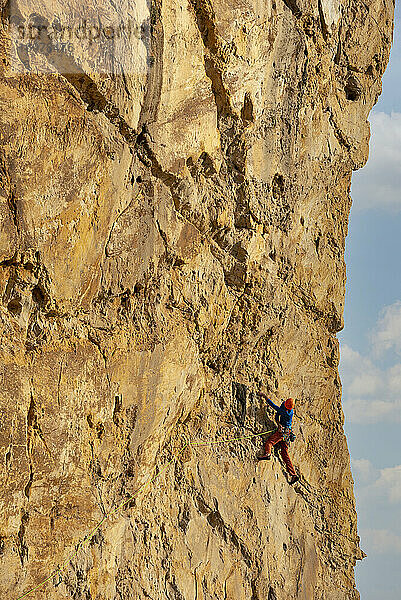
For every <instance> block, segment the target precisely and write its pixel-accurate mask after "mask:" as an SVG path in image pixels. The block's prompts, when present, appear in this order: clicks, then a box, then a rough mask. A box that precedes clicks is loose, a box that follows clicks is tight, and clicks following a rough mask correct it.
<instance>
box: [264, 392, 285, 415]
mask: <svg viewBox="0 0 401 600" xmlns="http://www.w3.org/2000/svg"><path fill="white" fill-rule="evenodd" d="M259 396H261V398H264V399H265V400H266V402H267V404H268V406H271V408H274V410H275V411H278V410H279V408H280V407H279V406H277V404H274V402H272V401H271V400H270V398H268V397H267V396H266V394H262V392H259Z"/></svg>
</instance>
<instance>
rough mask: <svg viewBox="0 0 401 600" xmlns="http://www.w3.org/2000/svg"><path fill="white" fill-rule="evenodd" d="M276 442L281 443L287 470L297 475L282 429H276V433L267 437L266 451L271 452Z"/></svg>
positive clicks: (282, 456)
mask: <svg viewBox="0 0 401 600" xmlns="http://www.w3.org/2000/svg"><path fill="white" fill-rule="evenodd" d="M276 444H280V453H281V458H282V459H283V461H284V462H285V466H286V467H287V471H288V472H289V474H290V475H296V473H295V469H294V466H293V464H292V462H291V459H290V455H289V454H288V446H287V444H286V442H284V440H283V434H282V432H281V431H276V433H273V435H271V436H270V437H269V438H267V440H266V441H265V453H266V454H270V452H271V451H272V448H273V446H275V445H276Z"/></svg>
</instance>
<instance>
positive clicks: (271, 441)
mask: <svg viewBox="0 0 401 600" xmlns="http://www.w3.org/2000/svg"><path fill="white" fill-rule="evenodd" d="M282 439H283V434H282V433H281V431H276V432H275V433H273V435H271V436H270V437H268V438H267V440H266V441H265V456H269V455H270V454H271V451H272V448H273V446H274V445H275V444H277V443H278V442H279V441H280V440H282Z"/></svg>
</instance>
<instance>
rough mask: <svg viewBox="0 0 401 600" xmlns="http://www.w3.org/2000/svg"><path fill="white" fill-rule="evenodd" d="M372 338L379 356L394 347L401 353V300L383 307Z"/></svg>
mask: <svg viewBox="0 0 401 600" xmlns="http://www.w3.org/2000/svg"><path fill="white" fill-rule="evenodd" d="M371 339H372V344H373V351H374V353H375V354H376V355H377V356H380V355H382V354H383V353H384V352H386V351H387V350H392V349H394V350H395V351H396V352H398V353H399V354H401V302H399V301H398V302H395V303H394V304H391V305H390V306H385V307H384V308H383V310H382V311H381V313H380V317H379V320H378V322H377V325H376V327H375V330H374V331H373V334H372V336H371Z"/></svg>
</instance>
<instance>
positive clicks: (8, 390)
mask: <svg viewBox="0 0 401 600" xmlns="http://www.w3.org/2000/svg"><path fill="white" fill-rule="evenodd" d="M1 5H2V19H1V50H0V52H1V65H2V66H1V69H2V77H1V81H0V85H1V92H0V94H1V113H0V161H1V162H0V177H1V184H2V185H1V194H0V202H1V237H0V297H1V302H0V322H1V329H0V332H1V341H0V352H1V359H2V360H1V378H0V381H1V394H0V397H1V422H0V445H1V457H2V460H1V481H2V485H1V488H0V494H1V510H0V536H1V538H0V555H1V556H0V564H1V577H0V592H1V597H2V598H9V599H10V600H12V599H14V600H16V599H17V598H18V597H21V596H22V595H23V594H24V593H26V592H28V591H29V590H31V589H33V588H36V586H38V585H41V584H42V583H43V582H44V580H45V579H46V578H49V576H50V578H49V580H48V581H47V582H45V583H43V585H41V587H38V588H37V589H34V591H32V592H30V594H29V595H27V596H24V597H27V598H35V599H38V598H39V599H45V598H46V599H52V600H53V599H54V600H59V599H60V600H61V599H66V598H73V599H75V600H78V599H85V600H90V599H91V600H117V599H118V600H129V599H135V600H142V599H146V598H150V599H152V600H161V599H164V600H195V599H196V600H212V599H216V600H223V599H225V600H242V599H243V600H245V599H246V600H289V599H299V600H301V599H303V600H318V599H319V600H323V599H329V600H345V599H349V600H351V599H354V600H355V599H357V598H359V595H358V592H357V591H356V589H355V584H354V572H353V568H354V565H355V561H356V560H358V559H359V558H361V556H362V553H361V551H360V549H359V546H358V541H359V540H358V536H357V528H356V514H355V506H354V497H353V490H352V478H351V473H350V466H349V455H348V450H347V443H346V439H345V436H344V433H343V413H342V409H341V383H340V380H339V376H338V360H339V351H338V342H337V338H336V333H337V332H338V331H339V330H340V329H341V328H342V326H343V302H344V286H345V265H344V240H345V237H346V233H347V220H348V213H349V209H350V203H351V200H350V196H349V187H350V178H351V173H352V170H354V169H357V168H359V167H361V166H362V165H363V164H364V162H365V161H366V159H367V155H368V139H369V124H368V122H367V117H368V114H369V111H370V110H371V108H372V106H373V104H374V103H375V101H376V100H377V98H378V96H379V93H380V90H381V76H382V74H383V72H384V69H385V67H386V64H387V60H388V55H389V48H390V43H391V36H392V26H393V10H394V5H393V1H392V0H366V1H364V2H362V1H360V0H265V2H257V1H256V0H254V1H252V0H243V1H242V2H239V1H238V0H225V1H223V0H188V2H186V1H185V2H176V1H175V0H149V1H145V0H137V1H136V2H134V0H116V2H111V1H110V2H107V1H106V0H99V1H98V2H97V3H96V5H95V4H94V3H91V5H90V6H83V5H82V3H80V2H78V0H70V2H68V3H61V2H59V1H58V0H54V1H53V0H52V1H51V0H42V1H40V0H31V1H30V2H28V1H27V0H9V1H8V2H7V3H5V2H4V0H2V3H1ZM77 23H78V26H77V27H79V28H80V30H79V32H78V31H75V32H74V26H75V25H76V24H77ZM99 24H100V25H101V27H100V25H99ZM116 24H118V27H119V29H118V28H117V25H116ZM96 27H97V29H96ZM117 29H118V30H117ZM88 32H89V33H88ZM78 33H79V35H78ZM66 34H67V35H66ZM57 35H58V36H59V38H61V37H62V36H63V37H64V39H56V38H57ZM66 37H67V39H65V38H66ZM257 391H265V392H267V393H268V394H269V395H270V396H271V398H272V399H273V400H276V401H279V400H280V399H281V398H282V397H287V396H292V397H294V398H297V405H296V421H295V427H294V428H295V432H296V433H297V440H296V443H295V444H294V445H293V446H292V448H291V454H292V456H293V459H294V463H295V465H296V468H297V469H298V470H299V472H300V473H301V475H302V477H301V483H300V484H296V485H295V486H294V488H293V487H291V486H289V485H288V482H287V479H286V477H285V473H284V471H283V468H282V465H281V463H280V461H279V460H278V459H277V458H275V459H274V460H273V461H271V462H270V463H262V464H257V462H256V460H255V456H256V455H257V454H258V453H259V452H260V450H261V439H260V438H254V439H249V440H241V441H238V442H233V443H229V444H221V445H220V444H219V445H210V446H198V447H196V446H193V447H190V446H187V447H186V448H185V450H184V451H181V452H180V449H182V448H183V445H184V444H185V443H186V441H187V440H196V441H203V440H205V441H213V440H221V439H229V438H232V437H239V436H244V435H251V434H252V433H260V432H262V431H264V430H267V429H271V425H272V422H271V421H269V418H268V416H267V415H266V411H265V408H264V406H263V403H262V402H261V401H260V399H259V397H258V396H257V394H256V393H255V392H257ZM177 454H178V455H177ZM174 457H175V458H174ZM169 461H172V462H171V463H170V464H169ZM164 468H165V470H164V471H163V472H162V473H160V471H161V470H162V469H164ZM158 473H160V474H159V475H158V476H157V477H156V479H154V481H153V482H151V483H150V484H149V485H146V486H144V487H142V488H140V486H141V485H142V484H144V483H146V482H147V481H149V480H150V479H151V478H152V477H154V476H155V475H157V474H158ZM139 488H140V489H139ZM138 489H139V492H137V490H138ZM131 496H132V498H131ZM125 500H127V502H126V504H125V505H124V506H123V507H122V508H121V510H119V511H118V512H115V513H114V514H113V515H111V516H109V517H108V518H107V520H105V521H104V523H103V524H102V525H101V526H100V527H99V529H98V530H97V531H96V534H95V535H93V537H92V538H90V539H89V538H87V543H86V544H84V545H81V544H80V542H82V541H83V540H84V539H85V536H87V534H88V533H89V532H90V531H92V530H93V529H94V527H95V526H96V525H97V523H99V521H101V519H103V518H104V516H105V515H106V514H108V513H109V512H110V511H111V510H113V509H115V508H116V507H118V506H119V505H121V503H122V502H124V501H125ZM57 568H60V572H59V574H58V575H52V573H53V572H54V571H55V569H57Z"/></svg>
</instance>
